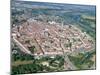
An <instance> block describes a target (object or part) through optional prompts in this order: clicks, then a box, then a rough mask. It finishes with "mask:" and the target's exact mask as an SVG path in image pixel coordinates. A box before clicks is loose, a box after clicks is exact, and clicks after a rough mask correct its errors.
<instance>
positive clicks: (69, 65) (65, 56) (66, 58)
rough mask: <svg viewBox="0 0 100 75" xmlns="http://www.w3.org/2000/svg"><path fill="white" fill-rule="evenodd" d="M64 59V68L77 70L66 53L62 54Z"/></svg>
mask: <svg viewBox="0 0 100 75" xmlns="http://www.w3.org/2000/svg"><path fill="white" fill-rule="evenodd" d="M64 59H65V63H66V64H67V65H66V64H65V66H66V67H65V69H66V70H68V68H70V70H77V68H76V67H75V65H74V64H73V63H72V62H71V61H70V60H69V58H68V56H67V54H64Z"/></svg>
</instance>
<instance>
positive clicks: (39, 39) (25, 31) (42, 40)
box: [12, 18, 93, 55]
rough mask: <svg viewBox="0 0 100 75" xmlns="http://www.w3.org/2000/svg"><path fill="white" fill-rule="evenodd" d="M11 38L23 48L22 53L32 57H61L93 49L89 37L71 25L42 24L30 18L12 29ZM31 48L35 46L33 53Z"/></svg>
mask: <svg viewBox="0 0 100 75" xmlns="http://www.w3.org/2000/svg"><path fill="white" fill-rule="evenodd" d="M12 38H13V39H14V40H15V42H17V41H18V42H19V43H20V44H21V45H22V48H23V47H24V48H25V49H23V51H25V52H26V53H30V54H32V55H57V54H58V55H59V54H60V55H63V54H64V53H71V52H74V51H80V50H83V51H84V50H85V51H90V50H91V49H92V48H93V40H92V39H91V37H90V36H88V35H87V34H86V33H85V32H82V31H81V30H80V29H78V28H77V27H75V26H73V25H63V23H62V24H59V23H56V22H54V21H52V22H48V23H44V22H40V21H37V20H34V19H32V18H31V19H29V20H28V21H27V22H25V23H23V24H22V25H20V26H15V27H14V28H12ZM20 44H19V45H20ZM32 46H35V50H34V52H31V51H30V49H29V48H30V47H32Z"/></svg>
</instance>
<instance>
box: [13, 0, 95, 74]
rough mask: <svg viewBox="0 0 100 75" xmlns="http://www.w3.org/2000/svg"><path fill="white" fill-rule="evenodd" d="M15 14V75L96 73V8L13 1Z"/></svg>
mask: <svg viewBox="0 0 100 75" xmlns="http://www.w3.org/2000/svg"><path fill="white" fill-rule="evenodd" d="M54 7H55V8H54ZM70 7H71V8H70ZM90 8H92V10H90ZM11 12H12V13H11V66H12V69H11V71H12V72H11V74H12V75H15V74H28V73H45V72H58V71H73V70H94V69H96V64H95V63H96V48H95V43H96V40H95V39H96V35H95V33H96V30H95V22H96V19H95V6H88V5H86V6H84V5H71V4H60V5H59V4H57V3H54V4H53V3H44V2H43V3H41V2H25V1H12V5H11ZM90 12H91V13H92V14H91V15H90Z"/></svg>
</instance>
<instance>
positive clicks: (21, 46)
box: [12, 37, 31, 55]
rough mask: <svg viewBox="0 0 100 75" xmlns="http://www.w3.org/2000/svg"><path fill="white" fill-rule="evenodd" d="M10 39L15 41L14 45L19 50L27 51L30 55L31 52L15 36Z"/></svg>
mask: <svg viewBox="0 0 100 75" xmlns="http://www.w3.org/2000/svg"><path fill="white" fill-rule="evenodd" d="M12 40H13V41H14V42H15V43H16V45H17V46H18V47H19V48H20V49H21V51H23V52H25V53H27V54H30V55H31V52H30V51H29V50H28V49H26V48H25V47H24V46H23V45H22V44H21V43H20V42H19V41H18V40H17V39H16V38H15V37H13V38H12Z"/></svg>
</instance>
